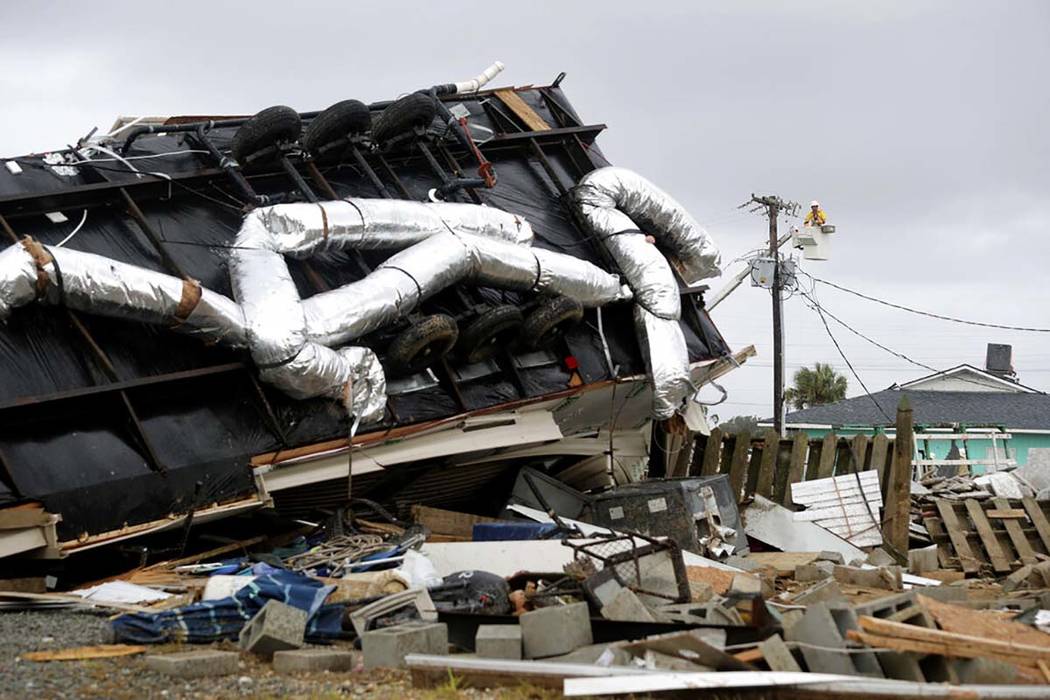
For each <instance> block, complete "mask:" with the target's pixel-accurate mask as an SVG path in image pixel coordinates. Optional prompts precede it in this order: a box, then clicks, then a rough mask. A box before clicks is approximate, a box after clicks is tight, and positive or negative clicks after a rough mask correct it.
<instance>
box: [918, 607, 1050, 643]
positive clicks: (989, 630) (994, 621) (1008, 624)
mask: <svg viewBox="0 0 1050 700" xmlns="http://www.w3.org/2000/svg"><path fill="white" fill-rule="evenodd" d="M916 600H917V601H918V603H919V604H920V605H921V606H922V607H924V608H926V610H927V611H928V612H929V613H930V615H931V616H932V617H933V619H934V620H935V621H936V622H937V626H938V627H940V628H941V629H942V630H944V631H945V632H954V633H956V634H968V635H972V636H975V637H984V638H986V639H996V640H999V641H1002V642H1011V643H1015V644H1024V645H1029V646H1045V647H1048V648H1050V634H1047V633H1046V632H1041V631H1039V630H1037V629H1035V628H1033V627H1029V626H1028V625H1026V624H1024V623H1022V622H1015V621H1014V620H1013V619H1011V618H1012V617H1013V615H1014V614H1013V613H1008V612H1001V611H998V610H973V609H970V608H964V607H962V606H959V605H951V604H950V603H942V602H940V601H939V600H934V599H933V598H930V597H928V596H924V595H922V594H919V595H918V596H916Z"/></svg>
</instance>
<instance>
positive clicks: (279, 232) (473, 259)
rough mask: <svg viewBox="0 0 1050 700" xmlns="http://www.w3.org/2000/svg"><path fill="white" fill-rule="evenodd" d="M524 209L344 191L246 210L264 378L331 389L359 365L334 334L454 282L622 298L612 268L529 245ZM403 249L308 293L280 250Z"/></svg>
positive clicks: (389, 315) (237, 287) (244, 260)
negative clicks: (351, 279) (350, 279)
mask: <svg viewBox="0 0 1050 700" xmlns="http://www.w3.org/2000/svg"><path fill="white" fill-rule="evenodd" d="M531 241H532V229H531V228H530V227H529V224H528V222H526V221H525V220H524V219H522V218H521V217H518V216H515V215H514V214H510V213H508V212H504V211H501V210H499V209H493V208H490V207H483V206H477V205H471V204H450V203H419V202H403V201H390V200H372V199H350V200H346V201H342V202H325V203H320V204H291V205H279V206H275V207H268V208H264V209H257V210H255V211H253V212H252V213H251V214H249V215H248V216H247V217H246V218H245V221H244V224H243V225H242V227H241V230H240V232H239V233H238V235H237V239H236V242H235V244H234V246H233V250H232V252H231V255H230V272H231V278H232V283H233V292H234V297H235V298H236V299H237V301H238V302H239V303H240V307H241V309H242V311H243V313H244V319H245V326H246V329H247V334H248V346H249V348H250V350H251V353H252V359H253V360H254V361H255V363H256V364H257V365H258V366H259V367H260V368H261V369H262V370H263V377H264V378H265V379H266V380H267V381H270V382H272V383H273V384H275V385H277V386H280V387H282V388H283V389H284V390H285V391H287V392H288V393H291V394H293V395H297V396H298V395H304V396H305V395H318V394H324V395H329V396H338V395H339V393H340V391H342V388H341V387H342V385H343V384H342V383H344V382H345V381H348V379H347V378H351V377H354V376H356V374H355V372H356V371H359V370H355V368H353V367H348V366H347V360H346V358H345V357H343V356H342V355H341V354H339V353H333V352H332V351H330V350H328V349H327V347H326V346H334V345H341V344H343V343H346V342H349V341H351V340H354V339H356V338H360V337H361V336H363V335H366V334H367V333H369V332H371V331H373V330H376V329H379V328H382V327H384V326H386V325H388V324H390V323H392V322H394V321H396V320H398V319H400V318H403V317H404V316H405V315H406V314H408V313H409V312H410V311H412V310H413V309H414V308H415V307H416V306H417V305H418V304H419V303H420V302H421V301H422V300H424V299H426V298H427V297H429V296H431V295H433V294H435V293H437V292H439V291H440V290H442V289H445V288H447V287H449V286H450V285H452V284H455V283H457V282H460V281H465V280H470V281H474V282H477V283H479V284H486V285H490V286H497V287H502V288H508V289H519V290H535V291H537V292H541V293H552V294H571V295H573V296H574V297H575V298H577V299H580V300H581V301H582V302H584V303H587V304H590V305H596V304H602V303H606V302H608V301H614V300H616V299H623V298H627V297H629V294H630V293H629V290H627V289H625V288H624V287H622V286H621V285H620V283H619V280H618V278H617V277H616V276H614V275H611V274H609V273H607V272H605V271H603V270H601V269H599V268H597V267H595V266H594V265H591V264H590V263H588V262H586V261H583V260H579V259H576V258H572V257H570V256H565V255H560V254H558V253H551V252H549V251H536V250H533V249H532V248H531V247H530V246H529V243H531ZM353 248H358V249H363V248H369V249H401V250H400V252H398V253H397V254H395V255H394V256H392V257H391V258H390V259H388V260H387V261H386V262H384V263H383V264H382V265H381V266H380V267H379V268H377V269H376V270H375V271H373V272H372V273H371V274H369V275H368V276H366V277H365V278H364V279H362V280H360V281H358V282H355V283H353V284H350V285H346V286H344V287H342V288H340V289H336V290H333V291H330V292H326V293H323V294H318V295H316V296H315V297H312V298H310V299H307V300H305V301H303V300H301V299H300V298H299V293H298V290H297V289H296V286H295V283H294V282H293V280H292V278H291V274H290V272H289V270H288V264H287V262H286V260H285V256H286V255H288V256H293V257H308V256H310V255H314V254H317V253H320V252H324V251H331V250H346V249H353Z"/></svg>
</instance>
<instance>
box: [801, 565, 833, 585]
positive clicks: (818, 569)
mask: <svg viewBox="0 0 1050 700" xmlns="http://www.w3.org/2000/svg"><path fill="white" fill-rule="evenodd" d="M834 571H835V565H834V564H832V563H831V562H830V561H815V562H813V563H812V564H799V565H798V566H796V567H795V580H796V581H798V582H799V583H806V582H809V581H823V580H824V579H826V578H830V577H831V575H832V573H834Z"/></svg>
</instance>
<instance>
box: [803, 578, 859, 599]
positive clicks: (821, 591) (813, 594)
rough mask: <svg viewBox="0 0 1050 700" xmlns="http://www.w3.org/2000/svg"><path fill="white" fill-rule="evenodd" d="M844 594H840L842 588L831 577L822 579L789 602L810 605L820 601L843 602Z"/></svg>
mask: <svg viewBox="0 0 1050 700" xmlns="http://www.w3.org/2000/svg"><path fill="white" fill-rule="evenodd" d="M845 601H846V596H844V595H842V589H841V588H839V584H838V583H837V582H836V581H835V579H833V578H829V579H824V580H823V581H821V582H820V583H818V584H816V585H815V586H811V587H809V588H807V589H806V590H804V591H802V592H801V593H799V594H798V595H796V596H795V597H794V598H793V599H792V600H791V602H792V603H795V604H796V605H812V604H813V603H820V602H829V603H830V602H833V603H838V602H845Z"/></svg>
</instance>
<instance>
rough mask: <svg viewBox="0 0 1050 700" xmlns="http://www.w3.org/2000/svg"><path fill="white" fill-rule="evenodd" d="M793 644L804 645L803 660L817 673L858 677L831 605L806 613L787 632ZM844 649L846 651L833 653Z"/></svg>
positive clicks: (816, 605)
mask: <svg viewBox="0 0 1050 700" xmlns="http://www.w3.org/2000/svg"><path fill="white" fill-rule="evenodd" d="M786 634H787V639H788V641H791V642H802V643H803V645H804V646H802V656H803V658H804V659H805V660H806V666H807V667H808V669H809V671H811V672H813V673H844V674H847V675H851V676H853V675H856V674H857V669H856V668H855V667H854V666H853V663H852V662H851V661H850V658H849V654H848V653H846V650H845V647H846V645H845V643H844V642H843V641H842V635H841V634H839V629H838V625H837V624H836V622H835V619H834V618H833V617H832V616H831V611H830V610H829V609H828V606H827V604H825V603H817V604H815V605H810V606H809V607H808V608H807V609H806V614H805V615H803V616H802V619H801V620H799V621H798V622H796V623H795V624H794V625H792V627H791V629H789V630H788V631H787V632H786ZM832 649H842V651H832Z"/></svg>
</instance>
